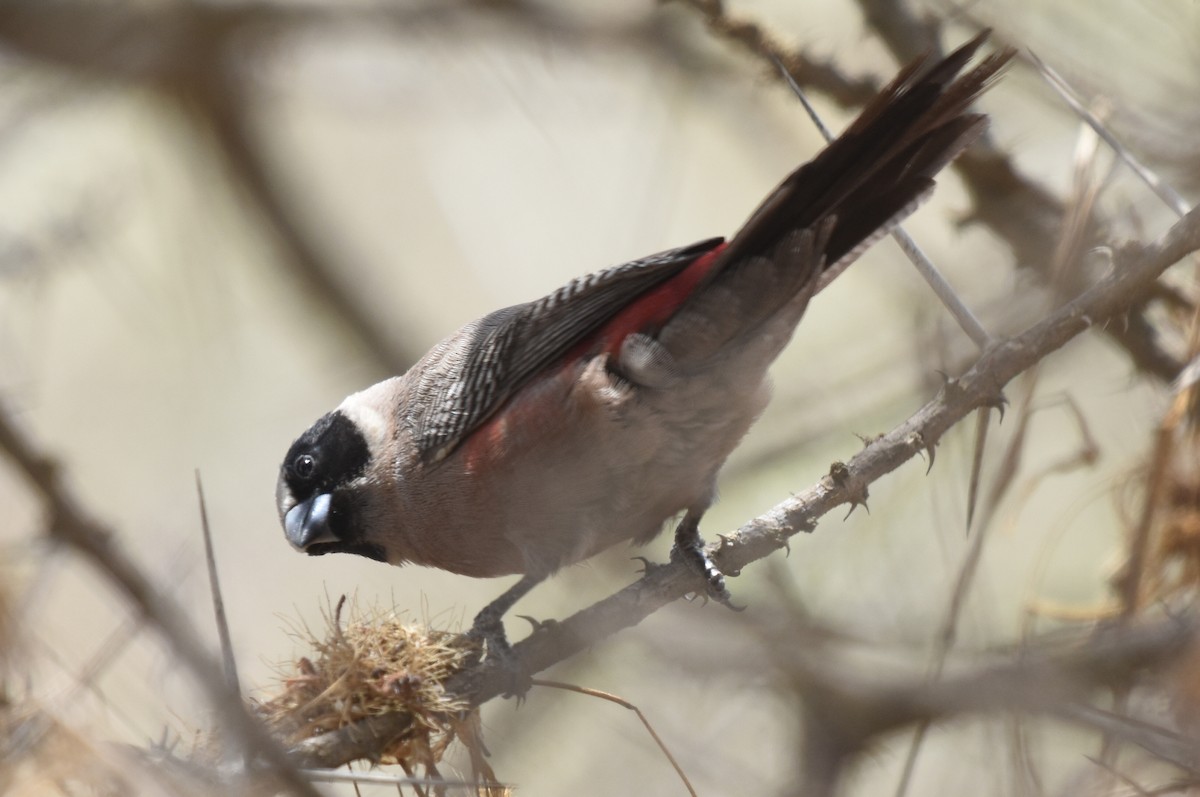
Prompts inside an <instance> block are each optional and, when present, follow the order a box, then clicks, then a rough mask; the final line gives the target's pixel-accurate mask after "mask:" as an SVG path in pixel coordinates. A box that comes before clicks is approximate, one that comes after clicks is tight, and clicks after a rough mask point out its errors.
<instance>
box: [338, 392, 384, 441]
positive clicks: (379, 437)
mask: <svg viewBox="0 0 1200 797" xmlns="http://www.w3.org/2000/svg"><path fill="white" fill-rule="evenodd" d="M389 382H390V380H388V382H380V383H379V384H377V385H372V386H371V387H369V388H367V389H366V390H361V391H359V392H358V393H354V394H353V395H350V396H347V397H346V400H345V401H343V402H342V403H341V404H340V405H339V406H338V408H337V410H338V412H340V413H342V414H343V415H345V416H346V417H347V418H349V419H350V421H351V422H352V423H353V424H354V425H355V426H356V427H358V430H359V431H360V432H361V433H362V436H363V437H365V438H366V440H367V447H368V449H370V452H371V455H372V456H374V455H376V454H377V453H378V452H379V451H380V449H382V448H383V446H384V445H385V444H386V442H387V440H388V438H389V437H390V436H391V425H390V424H389V423H388V421H387V416H386V415H385V414H384V413H383V412H381V411H380V408H381V406H382V405H383V404H384V403H385V402H384V396H383V395H381V394H386V392H387V390H388V388H389V387H390V385H389Z"/></svg>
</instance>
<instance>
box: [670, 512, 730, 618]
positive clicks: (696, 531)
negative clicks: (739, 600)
mask: <svg viewBox="0 0 1200 797" xmlns="http://www.w3.org/2000/svg"><path fill="white" fill-rule="evenodd" d="M671 561H672V562H683V563H684V564H685V565H687V566H688V568H690V569H691V570H692V572H694V573H696V575H698V576H700V577H701V578H703V579H704V585H705V594H706V596H707V597H708V598H711V599H712V600H714V601H716V602H717V603H719V604H721V605H722V606H725V607H727V608H729V609H732V610H733V611H735V612H740V611H743V610H745V608H746V607H745V606H738V605H736V604H735V603H734V602H733V596H732V595H730V594H729V589H728V588H727V587H726V586H725V574H724V573H722V572H721V570H720V568H718V567H717V565H716V563H715V562H713V560H712V557H711V556H709V555H708V551H707V550H705V548H704V540H703V539H701V537H700V517H699V515H693V514H692V513H691V512H688V513H687V514H686V515H684V518H683V520H682V521H680V523H679V527H678V528H677V529H675V545H674V547H673V548H671Z"/></svg>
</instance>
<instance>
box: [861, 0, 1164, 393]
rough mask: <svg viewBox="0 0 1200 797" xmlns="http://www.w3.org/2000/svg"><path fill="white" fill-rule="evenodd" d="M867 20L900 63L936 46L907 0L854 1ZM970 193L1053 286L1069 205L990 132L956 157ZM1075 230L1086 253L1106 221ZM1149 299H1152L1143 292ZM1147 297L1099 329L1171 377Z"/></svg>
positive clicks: (1148, 369)
mask: <svg viewBox="0 0 1200 797" xmlns="http://www.w3.org/2000/svg"><path fill="white" fill-rule="evenodd" d="M858 4H859V6H860V7H861V8H862V10H863V15H864V16H865V18H866V21H867V23H868V24H869V25H870V26H871V27H872V28H873V29H874V30H875V32H876V33H877V34H879V37H880V39H882V40H883V43H884V44H885V45H886V46H887V48H888V49H889V50H890V51H891V52H892V55H893V56H895V58H896V59H897V61H899V62H900V63H907V62H908V61H909V60H911V59H912V58H915V57H916V56H918V55H920V54H921V53H924V52H931V51H933V52H936V51H938V50H939V49H940V44H939V41H938V35H937V34H938V29H939V26H938V24H937V23H936V22H935V21H933V20H931V19H921V18H919V17H918V16H917V15H916V14H915V13H913V11H912V8H911V6H910V4H909V3H908V2H906V1H905V0H858ZM953 165H954V169H955V170H956V171H957V172H958V174H959V176H961V177H962V179H963V182H964V184H965V186H966V189H967V191H968V193H969V194H970V195H971V202H972V212H971V215H970V217H969V219H968V221H970V222H978V223H980V224H983V225H984V226H986V227H987V228H988V229H990V230H991V231H992V232H994V233H996V234H997V235H998V236H1000V238H1002V239H1003V240H1004V241H1005V243H1007V244H1008V246H1009V249H1010V250H1011V251H1012V253H1013V258H1014V259H1015V261H1016V265H1017V267H1018V268H1023V269H1027V270H1029V271H1030V272H1032V273H1033V274H1034V275H1035V276H1036V277H1037V279H1038V280H1039V281H1040V282H1041V283H1042V284H1044V285H1047V286H1051V287H1055V288H1057V287H1058V286H1057V285H1056V281H1057V280H1058V279H1061V275H1059V274H1057V273H1056V271H1057V267H1059V266H1060V264H1058V263H1056V258H1055V257H1054V252H1055V250H1056V249H1057V248H1058V245H1059V239H1060V237H1061V236H1062V230H1063V227H1064V224H1065V223H1066V221H1067V218H1068V215H1069V213H1068V208H1066V207H1065V206H1064V205H1063V203H1062V202H1061V201H1059V200H1058V199H1057V198H1055V197H1054V196H1053V195H1051V194H1050V193H1049V192H1048V191H1046V190H1044V189H1043V188H1042V187H1041V186H1039V185H1038V184H1037V183H1035V182H1034V181H1033V180H1031V179H1029V178H1028V177H1026V176H1025V175H1024V174H1022V173H1021V171H1020V170H1019V169H1018V168H1017V167H1016V165H1015V164H1014V163H1013V161H1012V159H1011V158H1010V157H1009V156H1008V155H1007V154H1006V153H1005V152H1003V151H1002V150H1001V149H1000V148H999V147H998V146H997V145H996V143H995V140H994V139H993V138H992V137H991V136H990V135H985V136H983V137H982V138H981V139H979V141H977V142H976V144H975V145H974V146H972V147H971V148H970V149H968V150H967V151H966V152H965V153H963V155H962V156H961V157H959V158H958V159H957V160H956V161H955V162H954V164H953ZM1083 221H1084V224H1083V227H1082V228H1081V229H1080V230H1079V231H1078V232H1079V236H1080V238H1081V241H1082V242H1083V243H1081V245H1080V246H1079V247H1077V250H1076V251H1077V252H1080V253H1082V252H1086V251H1087V250H1088V249H1089V248H1091V247H1092V246H1094V245H1096V244H1097V243H1099V242H1100V241H1101V240H1102V235H1101V231H1102V230H1104V229H1107V227H1108V225H1107V223H1106V222H1105V220H1104V219H1103V218H1101V217H1099V216H1098V214H1097V213H1096V212H1095V211H1094V210H1093V212H1092V213H1091V214H1090V215H1089V218H1087V219H1085V220H1083ZM1081 264H1082V261H1081V255H1077V256H1076V257H1075V258H1074V259H1073V260H1072V261H1071V262H1069V263H1066V264H1061V266H1062V267H1064V273H1067V274H1071V275H1073V283H1072V284H1069V285H1068V286H1067V287H1068V288H1069V289H1070V290H1072V291H1075V292H1078V291H1080V290H1082V289H1083V288H1084V287H1085V284H1086V283H1085V280H1086V273H1085V270H1084V269H1083V268H1081ZM1147 298H1149V297H1147ZM1145 304H1146V302H1145V301H1140V302H1137V303H1134V304H1131V305H1130V306H1129V307H1128V308H1127V319H1126V321H1125V322H1124V323H1121V324H1112V325H1110V326H1108V327H1105V329H1104V334H1105V335H1107V336H1108V337H1109V338H1111V339H1112V340H1113V341H1114V342H1115V343H1116V344H1117V345H1119V346H1120V347H1121V348H1123V349H1124V350H1125V351H1126V352H1127V353H1128V354H1129V357H1130V360H1131V361H1132V362H1133V364H1134V366H1135V367H1136V368H1137V369H1138V370H1139V371H1141V372H1143V373H1145V374H1149V375H1151V376H1154V377H1157V378H1158V379H1160V380H1162V381H1164V382H1169V381H1171V380H1172V379H1174V378H1175V377H1176V376H1177V375H1178V374H1179V371H1180V370H1182V368H1183V366H1184V364H1185V363H1184V362H1183V361H1182V360H1181V359H1179V358H1178V357H1176V356H1175V355H1173V354H1171V353H1170V352H1169V351H1167V350H1166V349H1164V348H1163V347H1162V346H1161V345H1160V342H1159V340H1158V339H1157V330H1156V329H1155V328H1154V326H1153V325H1152V324H1151V323H1150V322H1149V321H1148V320H1147V319H1146V307H1145Z"/></svg>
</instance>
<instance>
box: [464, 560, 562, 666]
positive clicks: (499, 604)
mask: <svg viewBox="0 0 1200 797" xmlns="http://www.w3.org/2000/svg"><path fill="white" fill-rule="evenodd" d="M542 578H543V576H534V575H524V576H521V580H520V581H518V582H517V583H516V584H513V585H512V586H511V587H509V588H508V589H506V590H505V591H504V593H503V594H502V595H500V597H498V598H496V600H494V601H492V602H491V603H489V604H488V605H487V606H484V607H483V609H481V610H480V612H479V614H477V615H475V621H474V622H473V623H471V630H470V631H468V632H467V635H468V636H471V637H474V638H475V639H478V640H479V641H481V642H483V644H484V645H485V646H486V647H487V652H488V656H489V657H491V658H497V659H502V658H506V657H507V656H508V655H509V654H511V653H512V647H511V646H510V645H509V644H508V637H507V636H506V635H505V633H504V615H505V613H507V612H508V610H509V609H511V608H512V607H513V604H514V603H516V602H517V601H519V600H521V598H523V597H525V595H526V594H528V593H529V591H530V590H531V589H533V588H534V587H536V586H537V585H538V584H539V583H541V581H542Z"/></svg>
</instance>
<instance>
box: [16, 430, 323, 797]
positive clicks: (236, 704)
mask: <svg viewBox="0 0 1200 797" xmlns="http://www.w3.org/2000/svg"><path fill="white" fill-rule="evenodd" d="M0 451H2V452H3V453H4V454H5V456H6V457H7V458H8V459H9V460H10V461H11V462H12V464H13V466H14V467H15V468H16V470H17V471H18V472H20V473H21V474H22V475H23V476H24V477H25V478H26V480H27V481H28V482H29V484H30V486H31V487H32V488H33V489H34V491H35V492H36V493H37V494H38V495H39V496H40V497H41V499H42V502H43V504H44V505H45V507H46V513H47V516H48V518H49V522H48V526H47V534H48V535H49V536H50V537H51V539H53V540H54V541H56V542H59V543H62V544H64V545H66V546H68V547H69V548H70V549H71V550H73V551H74V552H75V553H77V554H79V555H80V556H81V557H83V559H84V560H85V561H86V562H87V563H88V564H89V565H91V566H92V567H93V568H95V570H96V571H97V572H99V573H100V574H101V575H102V576H103V577H104V578H106V579H107V580H108V582H109V583H110V584H111V585H112V586H113V587H114V588H115V589H116V590H117V591H118V592H120V593H121V594H122V595H123V596H124V598H125V599H126V600H127V601H129V603H130V604H131V605H132V606H134V607H136V609H137V610H138V611H139V612H140V613H141V614H142V616H143V617H145V618H146V620H147V622H148V623H149V624H150V626H151V627H152V628H153V629H154V630H155V631H156V632H158V633H159V634H160V635H161V636H162V637H163V639H165V640H166V641H167V643H168V644H169V645H170V646H171V647H172V648H173V649H174V651H175V653H176V654H177V655H178V656H179V659H180V661H181V662H182V663H183V664H184V665H186V666H187V667H188V668H189V669H190V670H191V672H192V674H193V675H194V676H195V678H196V681H197V683H198V684H199V685H200V688H201V689H202V690H203V691H204V693H205V695H206V696H207V697H208V699H209V700H210V702H211V703H212V704H213V706H214V707H216V708H217V709H218V710H219V716H220V717H221V719H222V720H223V721H224V722H225V724H226V725H227V727H228V729H229V731H230V732H231V734H232V735H233V736H234V738H235V740H236V741H237V742H238V744H240V745H241V746H242V748H243V749H245V750H247V751H248V752H250V753H251V754H253V755H257V756H261V757H262V758H263V759H264V760H265V761H266V762H267V764H268V765H269V766H270V769H271V772H272V773H273V775H274V777H275V778H277V780H278V782H279V784H280V785H281V786H282V787H284V788H285V789H287V790H288V791H289V792H291V793H292V794H295V795H303V797H318V794H317V792H316V790H315V789H314V788H313V787H312V785H311V784H309V783H308V781H306V780H305V779H304V778H303V777H301V776H300V775H299V774H298V773H297V772H296V769H295V767H294V766H292V764H291V763H290V762H289V761H288V759H287V758H285V757H284V756H283V753H282V750H281V749H280V748H279V746H278V744H276V743H275V741H274V740H273V739H272V738H271V737H270V736H269V735H268V734H267V732H266V730H265V729H264V728H263V727H262V726H261V725H260V724H259V723H258V722H256V721H255V720H254V719H253V718H252V717H251V716H250V715H249V714H247V713H246V710H245V708H244V706H243V705H242V702H241V697H240V696H239V695H238V694H237V693H235V692H233V691H231V690H230V689H229V688H228V686H227V684H226V682H225V679H224V676H223V674H222V672H221V668H220V667H219V666H218V665H217V663H216V662H215V661H214V660H213V658H212V656H211V655H210V654H209V652H208V651H207V650H206V649H205V646H204V645H203V643H201V641H200V639H199V637H198V636H197V635H196V633H195V631H193V630H192V626H191V623H190V622H189V621H188V619H187V615H186V614H184V612H183V611H182V610H181V609H180V608H179V606H178V605H177V604H176V603H175V601H174V600H172V599H171V598H170V597H169V596H167V595H166V594H164V593H163V592H161V591H160V590H158V589H156V588H155V587H154V586H153V585H152V584H151V583H150V581H149V580H148V579H147V578H146V576H145V575H143V573H142V572H141V570H139V569H138V568H137V566H136V565H134V563H133V561H132V560H131V559H130V558H129V557H128V556H127V555H126V554H125V552H124V551H123V550H121V548H120V546H119V545H118V544H117V542H116V539H115V536H114V534H113V532H112V531H111V530H110V529H108V528H106V527H104V526H103V525H102V524H100V523H99V522H98V521H96V520H93V519H92V517H91V515H90V514H89V513H88V512H87V511H86V510H85V509H84V508H83V505H82V504H81V503H79V501H78V500H77V499H76V498H75V497H74V495H72V494H71V493H70V492H69V490H68V489H67V487H66V486H65V485H64V484H63V483H62V481H61V479H60V477H59V471H58V468H57V467H56V466H55V464H54V463H53V462H52V461H51V460H50V459H49V458H48V457H46V456H45V455H44V454H42V453H41V452H40V451H39V450H38V449H37V447H36V446H35V445H34V443H33V441H32V440H31V439H30V438H29V437H28V436H27V435H26V434H24V433H23V432H22V431H20V430H19V429H18V428H17V426H16V424H15V423H13V421H12V419H11V417H10V416H9V414H8V413H7V412H5V411H3V408H2V407H0Z"/></svg>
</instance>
